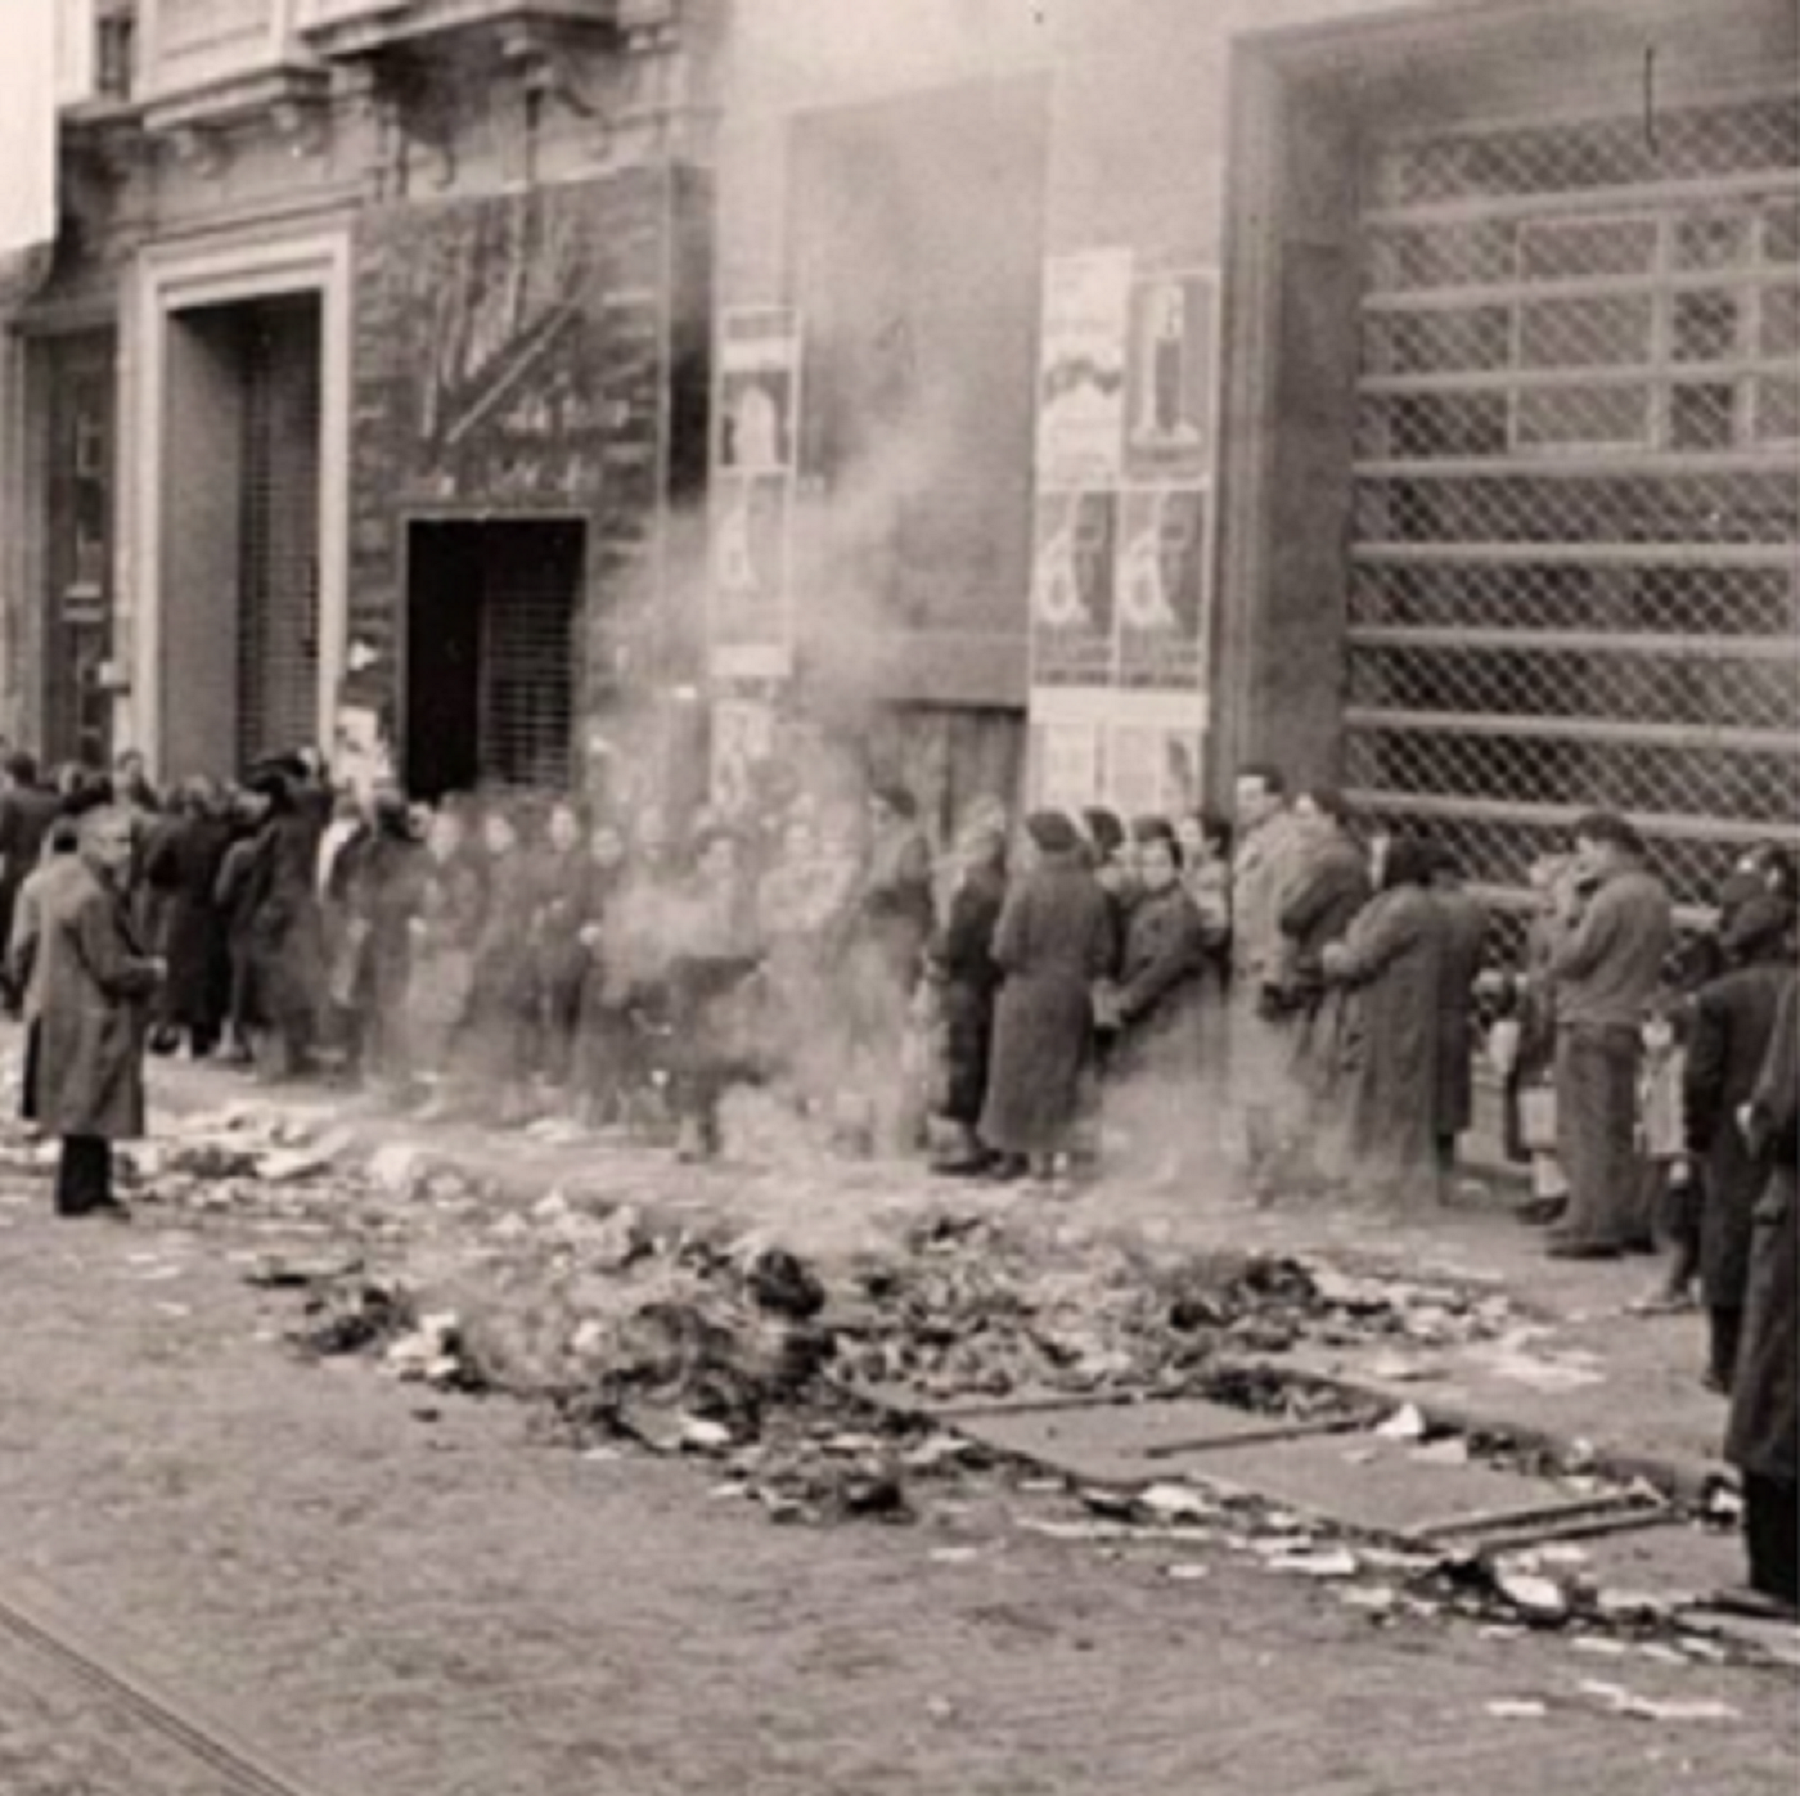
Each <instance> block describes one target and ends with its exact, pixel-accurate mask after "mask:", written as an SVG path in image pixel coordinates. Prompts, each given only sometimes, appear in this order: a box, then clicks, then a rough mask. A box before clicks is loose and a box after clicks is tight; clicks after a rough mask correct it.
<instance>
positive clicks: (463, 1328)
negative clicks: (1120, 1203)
mask: <svg viewBox="0 0 1800 1796" xmlns="http://www.w3.org/2000/svg"><path fill="white" fill-rule="evenodd" d="M406 1208H407V1210H408V1213H410V1214H418V1213H419V1211H418V1207H417V1206H416V1205H412V1204H409V1205H408V1206H406ZM452 1234H454V1236H455V1240H456V1246H455V1251H454V1252H451V1251H449V1248H448V1243H449V1239H450V1236H451V1235H452ZM378 1257H381V1258H384V1259H387V1260H389V1261H391V1263H392V1267H393V1268H394V1269H389V1270H370V1269H369V1267H367V1266H365V1265H362V1264H360V1263H357V1264H354V1265H346V1266H340V1267H339V1268H337V1269H336V1270H335V1271H332V1270H331V1269H329V1268H327V1269H326V1272H325V1274H324V1275H323V1276H319V1277H316V1278H303V1279H300V1280H296V1281H289V1282H298V1283H304V1284H305V1285H306V1288H307V1304H308V1310H307V1314H306V1316H305V1317H304V1319H303V1321H302V1323H301V1325H300V1327H299V1329H298V1330H297V1331H296V1336H297V1339H298V1341H299V1343H300V1344H301V1346H302V1347H303V1348H304V1349H305V1350H306V1351H308V1352H312V1353H342V1352H358V1353H365V1354H371V1355H378V1356H380V1358H381V1359H382V1360H383V1361H384V1363H385V1364H386V1366H387V1368H388V1369H389V1370H390V1371H391V1372H393V1373H394V1374H395V1375H397V1376H399V1377H401V1378H404V1379H407V1380H412V1381H418V1382H422V1383H426V1384H430V1385H433V1386H437V1387H441V1388H456V1389H463V1390H469V1391H496V1392H504V1393H508V1394H511V1395H515V1396H519V1397H522V1398H526V1399H529V1400H531V1401H533V1402H536V1403H538V1404H540V1405H542V1408H543V1413H544V1414H545V1415H546V1416H547V1417H549V1418H550V1419H551V1421H552V1424H553V1426H554V1428H555V1429H556V1431H557V1432H558V1433H559V1435H560V1436H561V1437H563V1438H565V1439H572V1440H576V1441H579V1442H582V1443H587V1444H592V1443H595V1442H604V1441H607V1440H611V1439H617V1438H624V1439H629V1440H632V1441H635V1442H637V1443H640V1444H642V1445H644V1446H647V1447H649V1448H651V1449H653V1450H656V1451H660V1452H679V1453H684V1454H690V1455H702V1456H706V1457H710V1458H714V1459H716V1460H718V1461H720V1462H721V1463H722V1464H723V1465H724V1466H725V1469H726V1472H727V1475H728V1487H729V1486H732V1485H735V1486H738V1487H741V1488H742V1489H743V1490H744V1491H745V1492H746V1493H747V1494H751V1495H754V1496H756V1497H758V1498H759V1499H760V1500H761V1501H763V1502H764V1503H765V1505H766V1506H767V1507H768V1508H769V1509H770V1511H771V1513H774V1514H777V1515H781V1516H783V1517H787V1516H790V1515H792V1516H801V1517H806V1518H817V1517H821V1516H833V1515H846V1514H854V1515H885V1516H888V1517H899V1516H903V1515H904V1514H905V1513H907V1511H908V1507H909V1499H908V1497H907V1492H908V1490H909V1488H910V1487H911V1486H912V1485H913V1484H914V1483H916V1482H917V1480H918V1479H919V1478H920V1477H921V1476H922V1475H924V1473H925V1470H926V1467H925V1463H924V1462H922V1461H920V1460H919V1459H917V1458H915V1457H909V1456H911V1455H915V1454H916V1453H917V1452H918V1451H919V1450H920V1449H921V1445H922V1440H923V1439H925V1438H928V1437H929V1433H930V1431H929V1429H926V1428H924V1427H923V1425H905V1424H899V1423H896V1422H894V1421H892V1420H891V1419H880V1418H883V1417H891V1416H892V1415H893V1414H894V1413H897V1412H898V1413H904V1412H906V1411H907V1409H908V1405H907V1403H906V1401H905V1399H906V1398H908V1397H909V1396H910V1397H912V1398H915V1399H917V1400H918V1403H919V1404H920V1405H924V1404H928V1403H930V1402H931V1401H933V1400H942V1399H948V1398H953V1397H960V1396H981V1397H986V1398H995V1397H1003V1396H1009V1395H1013V1394H1017V1393H1027V1394H1036V1393H1045V1394H1056V1393H1067V1394H1076V1393H1079V1394H1105V1395H1117V1396H1120V1397H1154V1396H1173V1395H1179V1394H1192V1393H1196V1392H1201V1391H1207V1390H1217V1389H1218V1388H1219V1387H1220V1385H1221V1382H1222V1380H1223V1379H1224V1378H1225V1374H1224V1373H1223V1372H1222V1371H1221V1367H1222V1366H1223V1365H1225V1364H1227V1363H1228V1362H1229V1361H1230V1360H1231V1359H1232V1357H1233V1356H1234V1355H1240V1354H1250V1353H1266V1352H1270V1351H1279V1350H1281V1349H1283V1348H1285V1347H1288V1346H1290V1345H1293V1344H1294V1343H1296V1342H1298V1341H1300V1340H1301V1339H1302V1338H1304V1337H1306V1336H1308V1335H1309V1334H1310V1333H1314V1332H1317V1331H1320V1330H1324V1331H1326V1332H1328V1333H1330V1334H1331V1335H1332V1336H1333V1337H1334V1338H1341V1337H1342V1336H1343V1334H1344V1333H1345V1332H1346V1331H1351V1332H1354V1333H1356V1334H1357V1335H1358V1336H1359V1338H1393V1337H1396V1336H1405V1335H1406V1334H1407V1332H1408V1330H1409V1329H1411V1328H1413V1327H1414V1326H1415V1320H1416V1317H1417V1315H1418V1314H1419V1313H1420V1312H1421V1311H1423V1312H1425V1313H1426V1315H1427V1318H1428V1324H1429V1327H1430V1329H1431V1330H1432V1331H1433V1336H1434V1338H1435V1337H1436V1335H1437V1334H1438V1333H1440V1332H1441V1331H1442V1329H1443V1328H1444V1327H1445V1326H1447V1324H1446V1323H1445V1321H1444V1318H1445V1317H1447V1316H1452V1315H1460V1318H1461V1319H1460V1322H1459V1323H1458V1326H1460V1327H1463V1328H1466V1329H1468V1330H1470V1331H1479V1330H1482V1329H1485V1328H1488V1327H1490V1326H1492V1325H1495V1324H1497V1322H1498V1321H1499V1320H1501V1318H1499V1317H1498V1316H1497V1315H1496V1313H1495V1312H1493V1311H1492V1310H1491V1308H1490V1309H1481V1310H1478V1309H1477V1307H1476V1306H1475V1305H1474V1304H1473V1303H1468V1302H1464V1300H1462V1299H1459V1298H1458V1297H1457V1296H1456V1295H1455V1294H1454V1293H1450V1292H1436V1291H1430V1292H1425V1293H1424V1294H1423V1295H1422V1294H1421V1291H1422V1288H1417V1287H1399V1288H1397V1290H1396V1292H1395V1294H1394V1295H1392V1296H1391V1297H1390V1299H1389V1300H1387V1301H1386V1302H1385V1303H1382V1302H1377V1301H1376V1299H1375V1296H1374V1294H1373V1291H1372V1289H1369V1288H1365V1287H1364V1286H1363V1285H1362V1284H1358V1285H1357V1286H1356V1287H1355V1288H1354V1289H1353V1290H1352V1291H1351V1292H1349V1293H1348V1295H1347V1296H1346V1295H1345V1294H1343V1293H1337V1292H1332V1293H1331V1294H1329V1295H1328V1294H1327V1287H1329V1285H1330V1278H1329V1276H1327V1275H1324V1274H1321V1273H1317V1272H1315V1271H1313V1270H1310V1269H1309V1268H1308V1267H1306V1266H1304V1265H1302V1264H1300V1263H1299V1262H1297V1261H1294V1260H1289V1259H1278V1258H1267V1257H1258V1256H1253V1255H1233V1256H1219V1255H1214V1256H1204V1257H1194V1258H1189V1259H1186V1260H1180V1261H1166V1262H1161V1263H1159V1262H1157V1261H1156V1260H1154V1259H1152V1258H1151V1257H1149V1256H1147V1255H1146V1254H1144V1253H1142V1252H1141V1251H1138V1250H1136V1249H1134V1248H1132V1247H1131V1246H1129V1245H1124V1244H1118V1243H1111V1242H1096V1241H1094V1240H1092V1239H1082V1240H1073V1239H1066V1238H1064V1237H1063V1236H1062V1235H1061V1234H1060V1233H1059V1232H1058V1231H1057V1230H1056V1228H1055V1227H1054V1225H1053V1224H1051V1223H1046V1222H1043V1221H1037V1222H1021V1221H1019V1220H1017V1219H1013V1220H1000V1219H996V1218H994V1217H991V1216H989V1217H978V1216H968V1215H961V1214H957V1213H955V1212H952V1211H944V1210H940V1211H937V1212H935V1213H933V1214H931V1215H930V1216H928V1217H924V1218H921V1219H920V1220H918V1221H917V1222H916V1223H915V1224H914V1225H913V1226H912V1227H911V1228H910V1229H909V1230H908V1231H907V1232H905V1233H904V1234H903V1235H901V1236H899V1237H898V1238H897V1239H895V1240H894V1241H893V1242H892V1243H891V1244H890V1245H888V1246H887V1247H885V1248H883V1249H882V1250H881V1251H879V1252H872V1253H867V1254H864V1255H862V1256H860V1257H858V1258H856V1259H853V1260H849V1261H846V1262H845V1263H844V1264H842V1265H834V1266H833V1267H832V1268H831V1270H830V1271H829V1272H826V1271H823V1270H821V1269H820V1268H819V1267H816V1266H813V1265H811V1264H809V1263H808V1262H806V1261H805V1260H803V1259H802V1258H800V1257H799V1256H797V1255H795V1254H793V1253H791V1252H789V1251H786V1250H785V1249H783V1248H782V1247H780V1246H778V1245H776V1244H774V1243H772V1242H770V1241H767V1240H763V1239H759V1238H756V1237H739V1236H734V1235H732V1234H731V1233H730V1232H729V1231H728V1230H727V1229H726V1228H725V1227H724V1226H723V1225H722V1224H720V1225H712V1226H694V1225H682V1226H667V1225H663V1224H659V1223H658V1222H657V1220H656V1219H655V1218H654V1217H652V1216H651V1215H648V1214H646V1213H644V1212H642V1211H640V1210H639V1209H637V1208H636V1207H635V1206H633V1205H631V1204H629V1203H625V1204H617V1203H610V1202H608V1201H607V1200H606V1199H605V1198H604V1197H602V1196H600V1195H598V1194H591V1193H584V1192H580V1191H571V1192H556V1193H552V1194H551V1195H550V1196H549V1197H546V1198H543V1199H540V1200H539V1201H537V1202H536V1203H534V1204H531V1205H529V1206H524V1207H519V1206H512V1207H508V1206H506V1205H505V1204H503V1203H500V1202H498V1201H494V1202H490V1203H489V1204H488V1205H487V1206H486V1207H485V1208H484V1209H483V1210H482V1211H481V1214H480V1215H479V1217H478V1218H477V1219H475V1220H474V1221H473V1222H469V1223H466V1224H465V1225H464V1226H463V1227H462V1228H461V1229H460V1230H458V1231H442V1230H422V1231H421V1232H420V1233H419V1234H417V1235H415V1236H414V1238H413V1239H412V1240H411V1241H409V1242H408V1243H406V1244H405V1249H404V1251H401V1252H398V1253H395V1252H393V1251H390V1249H389V1247H388V1246H385V1245H384V1246H382V1247H381V1248H379V1250H378ZM266 1282H283V1281H279V1280H271V1281H266ZM1427 1299H1429V1301H1427ZM1459 1303H1461V1304H1462V1306H1463V1307H1462V1309H1461V1310H1460V1311H1458V1310H1457V1309H1456V1307H1455V1306H1456V1305H1458V1304H1459ZM1233 1376H1238V1375H1235V1374H1234V1375H1233ZM1238 1381H1239V1383H1241V1382H1242V1380H1241V1377H1239V1379H1238ZM1242 1394H1243V1395H1244V1399H1245V1401H1247V1402H1250V1403H1255V1404H1262V1403H1264V1402H1266V1403H1267V1405H1268V1406H1270V1407H1276V1406H1280V1405H1282V1404H1288V1405H1291V1404H1292V1403H1293V1402H1294V1401H1295V1398H1294V1397H1293V1396H1292V1395H1291V1394H1288V1395H1283V1394H1282V1393H1280V1392H1279V1391H1278V1390H1277V1389H1276V1388H1275V1386H1274V1384H1273V1382H1271V1384H1270V1387H1269V1389H1267V1390H1266V1391H1249V1392H1246V1393H1242ZM896 1398H898V1399H900V1401H899V1402H897V1403H896V1402H894V1401H892V1400H893V1399H896ZM927 1457H928V1458H930V1455H929V1454H928V1455H927ZM954 1457H955V1456H954V1455H952V1454H949V1453H948V1452H947V1451H945V1450H942V1449H939V1450H937V1454H936V1459H935V1460H934V1461H933V1462H932V1463H933V1464H944V1463H949V1462H950V1461H951V1460H952V1459H954Z"/></svg>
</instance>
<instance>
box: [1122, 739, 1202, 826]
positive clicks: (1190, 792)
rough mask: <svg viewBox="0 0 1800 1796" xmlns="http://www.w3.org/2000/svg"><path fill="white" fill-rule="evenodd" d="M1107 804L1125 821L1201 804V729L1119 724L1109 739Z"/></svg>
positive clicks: (1163, 815)
mask: <svg viewBox="0 0 1800 1796" xmlns="http://www.w3.org/2000/svg"><path fill="white" fill-rule="evenodd" d="M1105 793H1106V803H1107V804H1108V805H1110V806H1111V807H1112V809H1113V810H1115V811H1117V812H1118V813H1119V815H1120V816H1121V817H1125V818H1131V817H1148V816H1159V817H1168V816H1175V815H1178V814H1179V813H1181V812H1183V811H1191V810H1194V809H1197V808H1198V806H1199V802H1200V743H1199V735H1198V732H1197V731H1194V730H1189V729H1182V728H1178V727H1171V726H1169V725H1167V724H1161V723H1136V722H1133V723H1115V724H1113V725H1112V726H1111V728H1110V729H1109V730H1108V732H1107V737H1106V780H1105Z"/></svg>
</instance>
